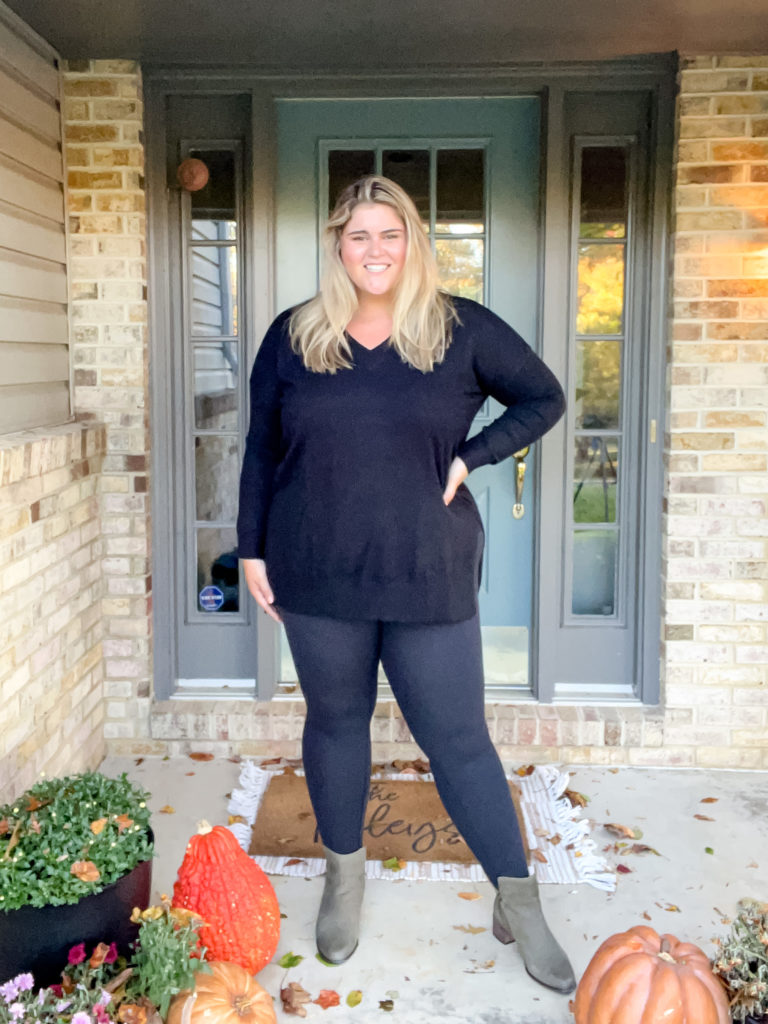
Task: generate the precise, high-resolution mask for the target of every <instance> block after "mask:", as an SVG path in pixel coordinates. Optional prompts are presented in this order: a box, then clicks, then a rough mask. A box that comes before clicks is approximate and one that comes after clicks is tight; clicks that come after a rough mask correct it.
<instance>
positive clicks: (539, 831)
mask: <svg viewBox="0 0 768 1024" xmlns="http://www.w3.org/2000/svg"><path fill="white" fill-rule="evenodd" d="M533 834H534V835H535V836H538V837H539V838H540V839H543V838H544V837H545V836H548V835H549V829H548V828H535V829H534V830H533Z"/></svg>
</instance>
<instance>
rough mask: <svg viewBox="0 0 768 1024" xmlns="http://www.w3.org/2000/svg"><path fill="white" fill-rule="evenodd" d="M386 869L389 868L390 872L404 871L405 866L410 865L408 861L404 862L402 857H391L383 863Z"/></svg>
mask: <svg viewBox="0 0 768 1024" xmlns="http://www.w3.org/2000/svg"><path fill="white" fill-rule="evenodd" d="M381 863H382V864H383V865H384V867H385V868H389V870H390V871H402V870H403V868H404V867H405V865H406V864H407V863H408V861H407V860H403V858H402V857H389V858H388V859H387V860H383V861H382V862H381Z"/></svg>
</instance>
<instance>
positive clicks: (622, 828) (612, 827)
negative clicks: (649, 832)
mask: <svg viewBox="0 0 768 1024" xmlns="http://www.w3.org/2000/svg"><path fill="white" fill-rule="evenodd" d="M603 828H604V829H605V830H606V832H610V833H611V835H612V836H621V837H622V839H639V838H640V836H641V835H642V833H641V831H640V829H639V828H630V826H629V825H619V824H617V823H615V822H612V821H606V822H604V823H603Z"/></svg>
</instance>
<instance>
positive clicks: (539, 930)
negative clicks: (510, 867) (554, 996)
mask: <svg viewBox="0 0 768 1024" xmlns="http://www.w3.org/2000/svg"><path fill="white" fill-rule="evenodd" d="M498 887H499V891H498V893H497V895H496V902H495V903H494V905H493V934H494V935H495V936H496V938H497V939H498V940H499V942H504V943H507V942H514V941H517V945H518V949H519V950H520V956H521V957H522V958H523V963H524V964H525V969H526V971H527V972H528V973H529V974H530V976H531V977H532V978H535V979H536V981H539V982H541V984H542V985H547V986H548V987H549V988H553V989H556V991H558V992H564V993H567V992H572V991H573V990H574V989H575V988H576V979H575V978H574V976H573V970H572V968H571V965H570V963H569V962H568V957H567V956H566V955H565V952H564V951H563V950H562V949H561V947H560V945H559V944H558V942H557V939H556V938H555V937H554V935H553V934H552V932H551V931H550V930H549V926H548V925H547V922H546V921H545V920H544V914H543V913H542V910H541V903H540V902H539V883H538V882H537V881H536V876H535V875H530V876H529V877H528V878H508V877H500V878H499V879H498Z"/></svg>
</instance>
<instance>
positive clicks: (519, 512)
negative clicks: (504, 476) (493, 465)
mask: <svg viewBox="0 0 768 1024" xmlns="http://www.w3.org/2000/svg"><path fill="white" fill-rule="evenodd" d="M530 450H531V449H530V447H529V446H528V445H526V447H525V448H521V449H520V451H519V452H515V453H514V455H513V456H512V457H513V458H514V460H515V504H514V505H513V506H512V515H513V516H514V518H515V519H522V518H523V516H524V515H525V506H524V505H523V485H524V484H525V457H526V455H527V454H528V452H529V451H530Z"/></svg>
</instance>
